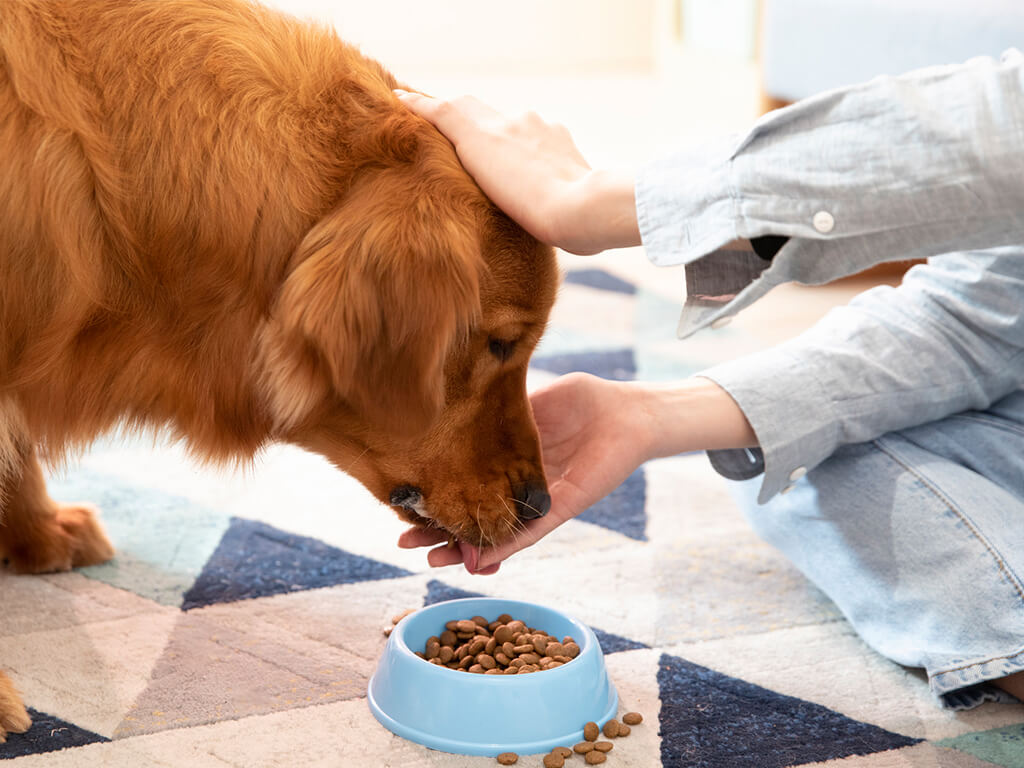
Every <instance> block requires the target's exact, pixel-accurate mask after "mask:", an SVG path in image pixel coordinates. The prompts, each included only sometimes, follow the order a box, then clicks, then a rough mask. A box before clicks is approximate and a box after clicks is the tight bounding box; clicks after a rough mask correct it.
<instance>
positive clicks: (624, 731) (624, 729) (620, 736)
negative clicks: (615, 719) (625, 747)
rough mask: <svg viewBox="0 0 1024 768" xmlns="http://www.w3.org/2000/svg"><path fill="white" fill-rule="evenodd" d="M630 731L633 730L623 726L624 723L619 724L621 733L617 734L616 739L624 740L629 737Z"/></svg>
mask: <svg viewBox="0 0 1024 768" xmlns="http://www.w3.org/2000/svg"><path fill="white" fill-rule="evenodd" d="M630 731H631V729H630V727H629V726H628V725H623V724H622V723H619V732H618V733H617V734H615V738H617V739H624V738H626V737H627V736H629V734H630Z"/></svg>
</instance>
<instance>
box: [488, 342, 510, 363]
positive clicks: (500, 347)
mask: <svg viewBox="0 0 1024 768" xmlns="http://www.w3.org/2000/svg"><path fill="white" fill-rule="evenodd" d="M515 347H516V343H515V342H514V341H505V340H504V339H496V338H494V337H493V336H492V337H491V338H490V339H488V340H487V348H488V349H489V350H490V351H491V354H492V355H494V356H495V357H496V358H498V359H499V360H500V361H501V362H503V363H504V362H505V361H506V360H508V359H509V358H510V357H512V353H513V352H514V351H515Z"/></svg>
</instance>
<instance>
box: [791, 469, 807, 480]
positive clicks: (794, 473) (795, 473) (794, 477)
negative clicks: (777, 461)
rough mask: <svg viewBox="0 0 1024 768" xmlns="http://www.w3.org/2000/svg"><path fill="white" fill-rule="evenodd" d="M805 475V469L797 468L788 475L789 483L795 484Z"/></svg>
mask: <svg viewBox="0 0 1024 768" xmlns="http://www.w3.org/2000/svg"><path fill="white" fill-rule="evenodd" d="M806 474H807V467H797V468H796V469H794V470H793V471H792V472H790V473H789V482H791V483H795V482H796V481H797V480H799V479H800V478H801V477H803V476H804V475H806Z"/></svg>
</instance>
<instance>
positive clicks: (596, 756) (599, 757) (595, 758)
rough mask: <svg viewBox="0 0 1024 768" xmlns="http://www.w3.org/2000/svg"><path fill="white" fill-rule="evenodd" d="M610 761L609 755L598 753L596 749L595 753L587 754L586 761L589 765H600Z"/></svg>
mask: <svg viewBox="0 0 1024 768" xmlns="http://www.w3.org/2000/svg"><path fill="white" fill-rule="evenodd" d="M607 759H608V755H606V754H605V753H604V752H598V751H597V750H596V749H595V750H594V751H593V752H587V756H586V760H587V765H600V764H601V763H603V762H604V761H605V760H607Z"/></svg>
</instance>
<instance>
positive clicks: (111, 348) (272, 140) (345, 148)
mask: <svg viewBox="0 0 1024 768" xmlns="http://www.w3.org/2000/svg"><path fill="white" fill-rule="evenodd" d="M396 87H401V88H405V89H409V88H408V86H406V85H404V84H400V83H398V82H397V81H396V79H395V78H394V77H393V76H392V75H391V74H390V73H388V72H387V71H386V70H385V69H384V68H383V67H382V66H380V65H379V64H378V63H376V62H374V61H372V60H369V59H367V58H365V57H363V56H362V55H361V54H360V53H359V52H358V51H357V50H356V49H355V48H353V47H351V46H349V45H347V44H345V43H343V42H342V41H341V40H339V39H338V37H337V36H336V35H335V34H334V33H333V32H332V31H331V30H329V29H326V28H321V27H317V26H315V25H311V24H307V23H302V22H299V21H297V20H295V19H292V18H291V17H288V16H286V15H283V14H279V13H277V12H274V11H270V10H268V9H266V8H263V7H261V6H259V5H257V4H255V3H252V2H246V1H245V0H161V2H152V3H148V2H147V3H141V2H123V1H120V0H49V1H48V2H38V1H37V0H4V2H3V4H2V7H0V164H2V168H3V171H2V173H0V557H2V559H3V561H4V563H5V564H6V567H7V568H8V569H11V570H13V571H15V572H18V573H40V572H45V571H62V570H67V569H69V568H72V567H76V566H84V565H90V564H95V563H99V562H103V561H105V560H107V559H109V558H110V557H112V556H113V548H112V546H111V544H110V542H109V541H108V539H107V538H106V536H105V535H104V532H103V530H102V528H101V526H100V525H99V522H98V520H97V516H96V512H95V510H93V509H92V508H91V507H90V506H88V505H86V504H64V503H57V502H55V501H53V500H52V499H51V498H50V497H49V496H48V495H47V492H46V486H45V481H44V476H43V472H42V469H41V466H40V460H43V461H44V462H60V461H62V460H64V459H66V458H67V457H68V455H69V454H71V453H73V452H74V451H76V450H81V449H82V448H83V447H84V446H87V445H88V444H89V442H90V441H92V440H93V439H94V438H95V437H96V436H98V435H99V434H101V433H104V432H107V431H109V430H111V429H115V428H123V429H128V430H134V429H142V428H158V429H166V430H168V431H169V432H170V433H171V434H172V435H173V436H175V437H177V438H180V439H182V440H184V441H185V443H186V444H187V445H188V446H189V448H190V451H191V453H192V454H193V455H194V456H195V457H196V458H197V459H199V460H201V461H207V462H237V461H239V460H242V461H244V460H246V459H249V458H251V457H252V456H253V455H254V454H255V453H256V452H257V451H259V450H260V448H261V447H263V446H265V445H266V444H268V443H269V442H271V441H279V442H286V443H290V444H294V445H297V446H301V447H302V448H304V449H308V450H310V451H314V452H317V453H319V454H322V455H324V456H326V457H327V458H328V459H329V460H330V461H331V462H333V463H334V464H335V465H336V466H337V467H338V468H339V469H341V470H342V471H344V472H346V473H349V474H350V475H352V476H354V477H355V478H356V479H357V480H359V481H360V482H361V483H362V484H363V485H365V486H366V487H367V488H368V489H369V490H370V491H371V492H372V493H373V494H374V495H375V496H376V497H377V498H378V499H379V500H380V501H382V502H383V503H384V504H385V505H389V506H391V507H393V508H394V509H395V511H396V512H397V513H398V514H399V515H400V516H401V517H402V518H404V519H405V520H407V521H409V522H411V523H413V524H416V525H422V526H434V527H437V528H440V529H443V530H445V531H447V532H449V534H450V535H451V536H453V537H456V538H458V539H459V540H463V541H467V542H470V543H472V544H475V545H486V544H493V543H497V542H500V541H502V540H504V539H506V538H507V537H509V536H510V535H512V534H513V533H514V531H515V530H516V529H517V527H518V526H519V525H521V521H522V520H523V519H529V518H532V517H536V516H539V515H542V514H544V512H546V511H547V508H548V506H549V504H550V500H549V497H548V494H547V483H546V479H545V475H544V469H543V465H542V462H541V452H540V445H539V441H538V436H537V430H536V426H535V424H534V422H533V418H532V414H531V411H530V406H529V401H528V399H527V393H526V369H527V365H528V360H529V357H530V355H531V353H532V351H533V349H534V347H535V346H536V344H537V342H538V340H539V339H540V336H541V333H542V332H543V329H544V326H545V323H546V321H547V318H548V315H549V313H550V310H551V306H552V304H553V303H554V299H555V293H556V290H557V283H558V269H557V264H556V259H555V256H554V252H553V251H552V249H551V248H549V247H547V246H545V245H542V244H541V243H539V242H538V241H536V240H535V239H533V238H532V237H531V236H529V235H528V234H527V233H526V232H524V231H523V230H522V229H520V228H519V227H518V226H517V225H515V224H514V223H513V222H512V221H511V220H510V219H508V218H507V217H505V216H504V215H503V214H502V213H501V212H500V211H499V210H498V209H497V208H495V207H494V205H493V204H491V203H490V202H489V201H488V200H487V199H486V198H485V197H484V195H483V194H482V193H481V192H480V190H479V188H478V187H477V186H476V185H475V184H474V183H473V181H472V180H471V178H470V177H469V176H468V175H467V174H466V172H465V171H464V170H463V169H462V167H461V165H460V164H459V162H458V159H457V156H456V154H455V151H454V149H453V147H452V146H451V145H450V144H449V143H448V142H447V141H446V140H445V139H444V138H443V137H442V136H441V135H440V134H439V133H438V132H437V131H436V130H435V129H434V128H433V127H432V126H431V125H429V124H428V123H427V122H425V121H424V120H422V119H420V118H418V117H416V116H414V115H413V114H411V113H410V112H409V111H408V110H407V109H405V108H404V106H403V105H402V104H401V103H400V102H399V101H398V99H397V98H396V97H395V95H394V94H393V89H394V88H396ZM2 618H3V608H2V603H0V621H2ZM27 727H28V717H27V715H26V713H25V710H24V708H23V707H22V705H21V703H20V701H19V699H18V697H17V695H16V693H15V692H14V690H13V688H12V686H11V684H10V681H9V680H8V679H6V678H4V677H3V675H2V674H0V740H2V739H3V736H4V733H5V731H10V732H17V731H22V730H24V729H25V728H27Z"/></svg>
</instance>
